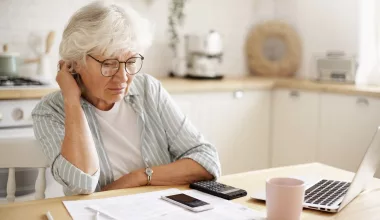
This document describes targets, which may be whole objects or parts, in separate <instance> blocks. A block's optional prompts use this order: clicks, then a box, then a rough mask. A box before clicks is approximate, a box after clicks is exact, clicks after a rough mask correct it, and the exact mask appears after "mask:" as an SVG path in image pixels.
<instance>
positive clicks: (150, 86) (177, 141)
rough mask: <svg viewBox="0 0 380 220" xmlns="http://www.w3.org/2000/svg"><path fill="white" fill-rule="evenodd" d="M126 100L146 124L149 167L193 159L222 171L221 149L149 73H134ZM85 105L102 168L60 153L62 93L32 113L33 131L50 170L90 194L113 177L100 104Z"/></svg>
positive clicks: (66, 185) (68, 188)
mask: <svg viewBox="0 0 380 220" xmlns="http://www.w3.org/2000/svg"><path fill="white" fill-rule="evenodd" d="M124 101H125V102H127V103H128V104H129V105H131V106H132V108H133V109H134V111H136V113H137V114H138V116H139V117H138V120H139V123H142V124H143V130H142V135H141V138H142V139H141V145H142V146H141V154H142V157H143V161H144V163H145V166H146V167H153V166H159V165H164V164H169V163H172V162H174V161H176V160H179V159H184V158H189V159H192V160H194V161H196V162H198V163H199V164H200V165H201V166H203V167H204V168H205V169H206V170H207V171H208V172H209V173H210V174H212V175H213V176H214V177H215V178H218V177H219V176H220V174H221V167H220V162H219V157H218V153H217V151H216V149H215V147H214V146H212V145H211V144H210V143H208V142H207V141H205V140H204V138H203V136H202V134H200V133H199V132H198V131H197V129H196V128H195V127H194V126H193V125H192V124H191V122H190V121H189V120H188V118H187V117H186V116H185V115H184V114H183V113H182V112H181V111H180V110H179V108H178V106H177V105H176V104H175V103H174V101H173V100H172V99H171V97H170V95H169V94H168V93H167V91H166V90H165V89H164V88H163V87H162V85H161V83H160V82H159V81H157V80H156V79H155V78H153V77H152V76H149V75H147V74H138V75H136V76H135V77H134V79H133V81H132V83H131V85H130V87H129V90H128V94H127V95H126V96H125V97H124ZM81 106H82V109H83V111H84V113H85V115H86V119H87V122H88V125H89V127H90V130H91V134H92V137H93V139H94V143H95V146H96V149H97V152H98V156H99V161H100V169H99V170H98V171H97V172H96V173H95V174H94V175H90V174H87V173H84V172H83V171H82V170H80V169H78V168H77V167H75V166H74V165H73V164H72V163H70V162H69V161H68V160H66V159H65V158H64V157H63V156H62V155H61V153H60V152H61V145H62V142H63V139H64V136H65V125H64V124H65V111H64V102H63V96H62V93H61V92H60V91H58V92H54V93H51V94H49V95H47V96H45V97H44V98H43V99H42V100H41V101H40V103H39V104H37V106H36V107H35V108H34V110H33V112H32V117H33V128H34V134H35V136H36V138H37V140H38V141H39V142H40V146H41V147H42V150H43V152H44V154H45V155H46V157H47V158H48V160H49V162H50V167H51V172H52V175H53V177H54V178H55V180H56V181H57V182H59V183H60V184H61V185H62V186H63V189H64V193H65V194H66V195H76V194H90V193H92V192H94V191H96V192H98V191H100V189H101V187H103V186H105V185H107V184H109V183H112V182H113V181H114V177H113V173H112V168H111V165H110V162H109V159H108V157H107V153H106V151H105V150H104V146H103V142H102V137H101V135H100V132H99V126H98V122H97V120H96V116H95V107H94V106H93V105H92V104H90V103H89V102H87V101H86V100H85V99H83V98H82V99H81Z"/></svg>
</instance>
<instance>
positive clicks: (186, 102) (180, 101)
mask: <svg viewBox="0 0 380 220" xmlns="http://www.w3.org/2000/svg"><path fill="white" fill-rule="evenodd" d="M171 97H172V99H173V100H174V101H175V103H176V104H177V105H178V107H179V108H180V109H181V111H182V112H183V113H184V114H185V115H186V116H187V117H188V118H189V119H190V121H191V123H192V124H193V125H194V126H196V127H199V125H200V121H199V120H200V117H199V111H198V109H199V108H198V107H197V106H199V105H200V99H199V98H198V96H197V95H195V94H188V93H176V94H171Z"/></svg>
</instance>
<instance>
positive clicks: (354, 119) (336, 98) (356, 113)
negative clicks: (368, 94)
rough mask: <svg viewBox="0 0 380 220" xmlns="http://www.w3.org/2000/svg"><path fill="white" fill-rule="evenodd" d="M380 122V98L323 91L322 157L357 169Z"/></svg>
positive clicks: (337, 164)
mask: <svg viewBox="0 0 380 220" xmlns="http://www.w3.org/2000/svg"><path fill="white" fill-rule="evenodd" d="M379 125H380V99H373V98H365V97H356V96H344V95H333V94H322V95H321V126H320V143H319V147H318V153H317V154H318V160H319V161H320V162H322V163H325V164H328V165H332V166H335V167H338V168H342V169H346V170H349V171H356V169H357V167H358V166H359V164H360V162H361V160H362V158H363V156H364V154H365V152H366V150H367V147H368V145H369V144H370V142H371V138H372V136H373V134H374V132H375V131H376V129H377V127H378V126H379ZM379 156H380V155H379Z"/></svg>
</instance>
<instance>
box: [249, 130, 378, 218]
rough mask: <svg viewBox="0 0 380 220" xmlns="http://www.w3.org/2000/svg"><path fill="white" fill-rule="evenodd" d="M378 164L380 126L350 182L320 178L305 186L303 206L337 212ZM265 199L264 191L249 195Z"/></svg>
mask: <svg viewBox="0 0 380 220" xmlns="http://www.w3.org/2000/svg"><path fill="white" fill-rule="evenodd" d="M379 165H380V127H378V128H377V130H376V132H375V134H374V136H373V138H372V141H371V143H370V145H369V146H368V149H367V151H366V153H365V155H364V157H363V160H362V162H361V164H360V166H359V168H358V170H357V171H356V174H355V177H354V179H353V181H352V182H344V181H336V180H326V179H321V180H319V181H316V182H314V183H312V184H308V185H307V186H306V191H305V200H304V207H305V208H309V209H315V210H320V211H324V212H339V211H340V210H342V209H343V208H344V207H345V206H346V205H347V204H349V203H350V202H351V201H352V200H353V199H355V198H356V196H358V195H359V194H360V193H361V192H363V191H364V190H365V189H366V186H367V184H368V183H370V182H371V180H372V178H373V176H374V174H375V172H376V170H377V168H378V167H379ZM251 197H252V198H253V199H257V200H263V201H265V199H266V198H265V193H264V192H260V193H257V194H254V195H252V196H251Z"/></svg>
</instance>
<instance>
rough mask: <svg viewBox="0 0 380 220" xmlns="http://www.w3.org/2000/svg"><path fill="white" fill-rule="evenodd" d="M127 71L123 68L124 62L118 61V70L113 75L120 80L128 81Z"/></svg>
mask: <svg viewBox="0 0 380 220" xmlns="http://www.w3.org/2000/svg"><path fill="white" fill-rule="evenodd" d="M128 76H129V75H128V72H127V71H126V70H125V63H120V67H119V71H117V73H116V74H115V77H117V78H118V79H120V81H123V82H126V81H128Z"/></svg>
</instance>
